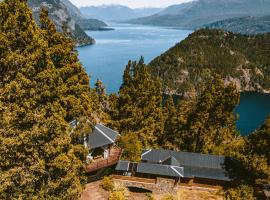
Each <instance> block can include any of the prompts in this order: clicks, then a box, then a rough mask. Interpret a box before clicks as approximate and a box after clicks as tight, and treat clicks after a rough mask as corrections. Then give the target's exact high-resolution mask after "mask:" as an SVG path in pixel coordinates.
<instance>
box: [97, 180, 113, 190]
mask: <svg viewBox="0 0 270 200" xmlns="http://www.w3.org/2000/svg"><path fill="white" fill-rule="evenodd" d="M100 186H101V187H102V188H103V189H104V190H106V191H113V189H114V182H113V180H112V179H111V178H110V177H104V178H103V180H102V182H101V184H100Z"/></svg>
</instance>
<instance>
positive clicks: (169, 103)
mask: <svg viewBox="0 0 270 200" xmlns="http://www.w3.org/2000/svg"><path fill="white" fill-rule="evenodd" d="M163 115H164V133H163V137H162V139H161V140H160V142H161V144H160V145H161V146H163V147H164V148H166V149H175V147H176V145H177V144H176V140H175V139H176V137H177V135H178V131H179V129H180V127H179V125H180V126H181V123H179V121H178V118H177V111H176V107H175V104H174V100H173V97H172V96H169V97H168V99H166V101H165V105H164V108H163Z"/></svg>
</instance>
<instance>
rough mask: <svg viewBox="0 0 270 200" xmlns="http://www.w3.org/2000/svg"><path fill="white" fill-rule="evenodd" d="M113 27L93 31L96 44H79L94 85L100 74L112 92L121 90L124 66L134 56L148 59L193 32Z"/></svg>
mask: <svg viewBox="0 0 270 200" xmlns="http://www.w3.org/2000/svg"><path fill="white" fill-rule="evenodd" d="M111 27H113V28H115V30H114V31H103V32H97V31H96V32H95V31H94V32H92V31H89V32H88V34H89V35H91V36H93V37H94V38H95V40H96V44H95V45H93V46H85V47H80V48H78V51H79V57H80V60H81V62H82V64H83V65H84V67H85V68H86V71H87V72H88V74H90V75H91V77H92V78H91V85H92V86H93V83H94V82H95V81H96V80H97V78H99V79H101V80H102V81H103V83H104V85H105V86H106V89H107V92H108V93H113V92H117V91H118V90H119V87H120V85H121V83H122V74H123V71H124V68H125V66H126V64H127V63H128V61H129V60H130V59H131V60H138V59H139V58H140V57H141V56H143V57H144V58H145V62H146V63H148V62H149V61H151V60H152V59H153V58H155V57H156V56H158V55H160V54H161V53H163V52H165V51H166V50H167V49H169V48H170V47H172V46H174V45H175V44H176V43H177V42H179V41H181V40H183V39H185V38H186V37H187V36H188V35H189V34H190V33H191V32H192V31H187V30H175V29H166V28H159V27H150V26H140V25H125V24H124V25H123V24H120V25H118V24H116V25H114V26H111Z"/></svg>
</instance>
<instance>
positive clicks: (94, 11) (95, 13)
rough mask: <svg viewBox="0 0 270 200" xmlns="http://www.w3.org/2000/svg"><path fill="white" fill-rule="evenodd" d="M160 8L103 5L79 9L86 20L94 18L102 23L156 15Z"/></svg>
mask: <svg viewBox="0 0 270 200" xmlns="http://www.w3.org/2000/svg"><path fill="white" fill-rule="evenodd" d="M161 10H162V9H161V8H138V9H131V8H129V7H127V6H122V5H103V6H89V7H81V8H80V11H81V13H82V14H83V15H84V16H85V17H87V18H96V19H100V20H104V21H123V20H129V19H134V18H138V17H146V16H150V15H153V14H155V13H158V12H159V11H161Z"/></svg>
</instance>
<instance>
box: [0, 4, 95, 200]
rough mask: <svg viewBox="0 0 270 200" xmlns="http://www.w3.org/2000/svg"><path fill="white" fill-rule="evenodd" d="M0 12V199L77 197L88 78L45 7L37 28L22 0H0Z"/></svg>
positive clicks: (81, 180)
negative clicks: (73, 126) (74, 122)
mask: <svg viewBox="0 0 270 200" xmlns="http://www.w3.org/2000/svg"><path fill="white" fill-rule="evenodd" d="M0 16H1V18H0V40H1V41H0V44H1V45H0V57H1V59H0V65H1V73H0V76H1V78H0V198H1V199H37V198H41V199H77V198H78V197H79V195H80V193H81V191H82V189H83V184H84V183H85V176H84V170H83V162H84V159H85V155H86V150H85V149H84V147H83V145H81V142H82V141H81V139H82V137H83V134H84V133H85V132H84V131H87V132H88V131H89V130H88V129H89V128H88V127H90V124H93V123H94V121H93V118H92V116H91V114H92V111H93V109H92V105H93V101H92V99H91V92H90V88H89V78H88V76H87V74H86V73H85V71H84V69H83V68H82V66H81V64H80V63H79V61H78V58H77V53H76V51H75V48H74V44H73V42H72V41H71V40H70V39H69V38H67V37H66V36H64V35H61V34H59V33H57V32H56V29H55V27H54V25H53V23H52V22H51V21H50V20H49V18H48V13H47V11H46V10H42V12H41V16H40V22H41V28H39V27H38V26H37V25H36V24H35V22H34V20H33V17H32V13H31V10H30V9H29V8H28V7H27V4H26V2H25V1H23V0H5V1H3V2H1V3H0ZM72 119H77V120H79V121H80V124H79V126H78V127H77V128H76V129H75V130H73V131H71V128H70V125H69V121H70V120H72Z"/></svg>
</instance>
